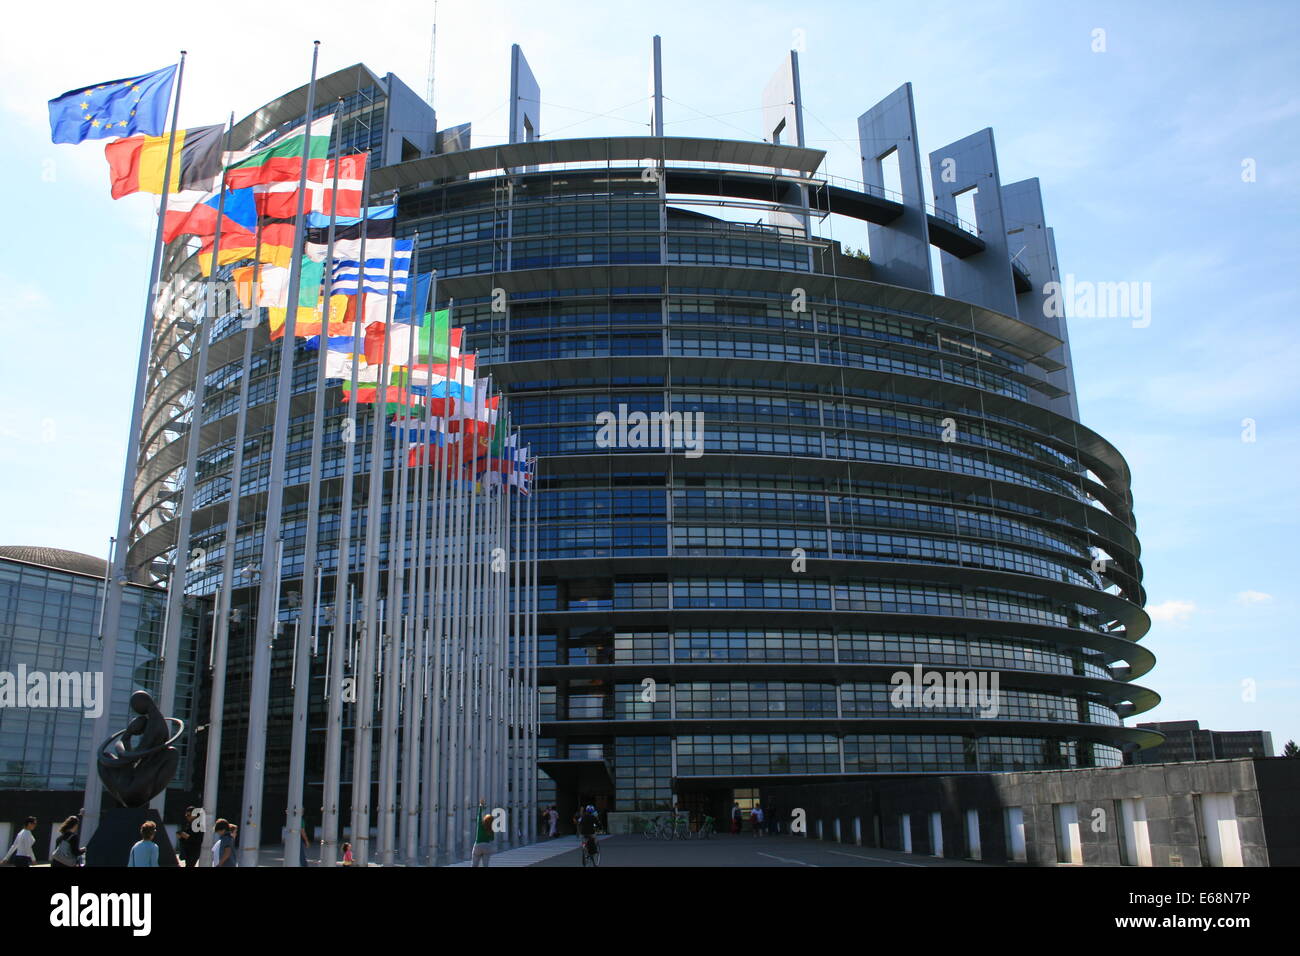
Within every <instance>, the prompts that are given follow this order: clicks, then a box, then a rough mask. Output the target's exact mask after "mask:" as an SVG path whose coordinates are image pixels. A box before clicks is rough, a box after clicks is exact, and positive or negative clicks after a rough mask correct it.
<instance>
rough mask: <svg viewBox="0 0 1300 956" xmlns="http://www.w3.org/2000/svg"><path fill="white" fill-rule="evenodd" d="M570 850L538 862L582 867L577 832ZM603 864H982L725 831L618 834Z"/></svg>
mask: <svg viewBox="0 0 1300 956" xmlns="http://www.w3.org/2000/svg"><path fill="white" fill-rule="evenodd" d="M558 839H559V840H561V841H566V842H572V843H573V849H572V850H570V851H569V852H567V853H562V854H560V855H559V856H555V857H552V858H551V859H549V860H543V861H541V862H539V863H534V864H533V865H534V866H581V865H582V860H581V858H580V857H579V856H578V845H577V837H573V836H568V837H559V838H558ZM600 865H601V866H746V867H749V866H794V867H809V866H814V867H816V866H892V867H908V868H914V867H924V866H982V865H983V864H980V863H972V862H969V861H966V860H943V859H937V858H935V857H930V856H918V855H913V854H911V853H899V852H897V851H894V850H877V849H875V848H871V847H860V846H853V845H851V844H845V843H834V842H831V841H828V840H812V839H807V838H804V837H791V836H763V837H755V836H753V835H751V834H749V833H745V834H742V835H740V836H732V835H730V834H721V835H719V836H716V837H713V838H712V839H709V840H670V841H665V840H647V839H645V838H644V837H641V836H612V837H605V838H604V839H602V840H601V841H600Z"/></svg>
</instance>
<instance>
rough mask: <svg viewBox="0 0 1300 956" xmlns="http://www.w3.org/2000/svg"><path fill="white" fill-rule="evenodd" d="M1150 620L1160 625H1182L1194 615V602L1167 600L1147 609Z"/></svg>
mask: <svg viewBox="0 0 1300 956" xmlns="http://www.w3.org/2000/svg"><path fill="white" fill-rule="evenodd" d="M1147 613H1148V614H1150V615H1151V620H1153V621H1156V622H1158V623H1160V624H1183V623H1186V622H1187V621H1188V620H1190V619H1191V616H1192V615H1193V614H1195V613H1196V602H1194V601H1178V600H1169V601H1162V602H1161V603H1160V604H1152V605H1149V606H1148V607H1147Z"/></svg>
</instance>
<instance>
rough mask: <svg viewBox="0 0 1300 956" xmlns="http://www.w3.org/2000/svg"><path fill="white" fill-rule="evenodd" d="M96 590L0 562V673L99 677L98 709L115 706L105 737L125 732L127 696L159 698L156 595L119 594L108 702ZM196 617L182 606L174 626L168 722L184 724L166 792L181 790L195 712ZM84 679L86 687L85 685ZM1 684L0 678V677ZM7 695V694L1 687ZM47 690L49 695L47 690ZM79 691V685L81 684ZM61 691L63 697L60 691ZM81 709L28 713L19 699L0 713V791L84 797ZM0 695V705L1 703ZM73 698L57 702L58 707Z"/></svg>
mask: <svg viewBox="0 0 1300 956" xmlns="http://www.w3.org/2000/svg"><path fill="white" fill-rule="evenodd" d="M103 592H104V582H103V580H102V579H101V578H94V577H90V576H87V575H83V574H77V573H74V572H71V571H64V570H61V569H59V568H52V567H43V566H40V565H36V564H29V563H24V562H20V561H13V560H8V559H6V558H3V557H0V672H3V673H4V675H5V676H6V677H8V676H10V675H12V677H11V679H13V680H15V682H16V678H17V676H18V675H19V674H22V673H25V674H27V675H29V687H34V686H35V685H34V684H32V683H30V680H31V676H30V675H34V674H36V673H38V672H39V673H40V674H42V675H47V677H48V675H51V674H72V673H74V672H75V673H77V674H80V675H85V674H91V675H96V674H97V675H99V681H100V682H101V683H100V687H101V688H102V692H101V693H100V694H99V698H98V699H99V706H100V707H103V706H105V702H106V701H107V700H112V701H116V702H117V703H118V704H120V705H121V706H120V707H118V708H116V709H115V710H114V711H113V713H112V714H111V715H110V716H111V718H112V720H111V726H113V727H114V729H120V728H121V727H125V726H126V724H127V721H128V720H129V718H130V714H129V713H128V712H127V710H126V707H125V702H126V700H127V699H128V698H129V697H130V695H131V693H132V692H133V691H135V690H140V689H142V690H147V691H149V692H151V693H152V694H154V695H155V697H156V696H157V695H158V693H159V689H160V684H161V680H162V664H161V661H160V658H159V651H160V649H161V644H162V629H163V615H164V613H165V610H166V607H165V605H166V594H165V592H162V591H158V590H155V589H153V588H147V587H137V586H128V587H127V588H125V593H124V596H123V599H122V618H121V631H120V634H119V638H118V646H117V663H116V667H117V670H116V673H115V674H114V675H113V679H112V690H111V693H110V690H109V687H108V686H107V685H108V678H107V675H104V674H103V670H102V664H101V659H102V658H101V654H100V648H99V641H98V637H97V635H98V628H99V614H100V609H101V605H102V603H103ZM200 614H201V608H200V607H199V605H198V603H197V602H193V601H192V602H190V605H189V607H188V608H187V609H186V612H185V619H184V622H183V624H182V627H181V647H180V659H179V662H178V666H177V682H176V703H175V707H174V708H173V713H171V714H168V716H178V717H180V718H181V719H182V720H184V721H185V729H186V732H185V733H184V734H182V736H181V738H180V739H179V740H178V741H177V742H176V744H175V746H176V747H177V748H178V749H179V750H180V751H181V763H180V765H179V767H178V768H177V771H176V774H175V776H174V777H173V778H172V786H173V787H182V788H184V787H186V786H188V780H189V766H188V765H189V761H188V759H187V755H188V752H189V749H190V748H189V744H190V739H191V734H192V733H193V731H194V728H195V723H194V720H193V717H194V709H195V703H196V699H195V697H196V685H195V673H196V668H195V661H196V655H197V653H198V647H199V639H198V624H199V619H200ZM92 679H93V678H92ZM0 680H3V678H0ZM10 686H11V687H13V686H16V683H15V684H10ZM47 686H48V687H49V688H50V689H53V686H54V685H53V682H52V681H49V682H48V683H47ZM82 686H83V688H84V687H86V686H87V685H84V681H83V682H82ZM69 689H70V688H69ZM80 696H81V700H82V702H83V706H81V707H77V706H53V705H54V704H55V703H56V701H55V699H54V698H53V696H49V697H47V698H46V699H45V702H44V704H43V705H38V706H33V705H32V703H33V701H32V700H31V699H30V698H29V699H28V700H27V705H26V706H22V703H23V702H22V701H19V700H16V699H15V700H14V701H6V703H5V705H4V706H0V787H4V788H10V789H16V790H84V789H85V786H86V768H87V766H88V764H89V761H90V754H91V750H92V748H93V746H94V745H95V744H96V743H98V741H94V740H92V739H91V738H92V735H93V732H94V726H95V721H94V719H93V718H94V716H95V715H94V714H92V713H90V712H89V711H88V710H87V709H86V707H85V701H86V690H85V689H83V690H82V691H81V693H80ZM4 699H5V698H4V697H3V696H0V700H4ZM73 699H74V698H73V697H71V696H66V695H65V696H63V697H61V699H60V700H61V702H62V703H64V704H67V703H68V702H69V701H71V700H73Z"/></svg>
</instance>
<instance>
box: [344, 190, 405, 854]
mask: <svg viewBox="0 0 1300 956" xmlns="http://www.w3.org/2000/svg"><path fill="white" fill-rule="evenodd" d="M394 202H396V198H394ZM395 247H396V240H394V248H393V249H391V250H390V251H389V255H388V286H387V292H388V302H387V309H386V312H385V323H384V324H385V328H384V346H383V352H382V358H381V361H380V364H379V379H378V381H377V383H376V388H375V399H376V400H375V408H374V412H373V413H372V416H371V421H372V423H373V426H374V431H373V433H372V435H371V442H370V446H371V458H370V486H369V489H368V490H369V497H368V505H367V511H366V560H365V576H364V579H363V584H362V590H363V595H362V603H363V605H364V607H363V613H364V615H365V623H364V624H363V625H362V632H361V634H362V640H361V654H360V666H362V667H363V668H365V670H363V672H362V674H361V680H360V681H359V684H360V688H359V689H360V691H361V693H360V695H359V697H358V700H357V707H358V716H357V721H356V745H355V747H354V752H355V755H356V760H355V766H356V768H357V769H356V771H355V772H354V775H353V780H352V790H353V796H352V801H353V803H352V814H353V832H352V840H353V844H354V846H353V858H354V860H355V861H356V862H357V863H358V864H359V865H361V866H365V865H366V864H368V863H369V861H370V796H371V779H372V772H373V771H372V761H373V758H372V754H373V749H374V736H373V735H374V717H375V715H374V707H375V676H376V675H375V674H374V673H373V672H368V671H372V669H373V667H374V662H375V655H376V651H377V650H380V649H381V648H382V644H381V641H382V637H383V635H382V634H380V632H379V630H378V627H379V624H380V621H379V619H378V598H379V543H380V541H379V539H380V532H381V527H382V517H383V498H384V471H385V469H384V452H385V442H384V439H385V435H384V415H385V413H386V411H387V408H388V385H389V381H388V380H389V377H390V375H389V369H388V344H389V334H388V332H389V328H388V327H389V326H390V325H391V324H392V320H393V260H394V258H395V257H396V248H395ZM357 281H358V286H357V288H358V289H359V290H361V289H364V288H365V283H366V264H365V262H364V261H362V262H361V263H360V269H359V274H358V277H357ZM391 559H392V555H391V554H390V555H389V560H390V572H391ZM358 796H359V797H360V799H358ZM358 831H359V832H358Z"/></svg>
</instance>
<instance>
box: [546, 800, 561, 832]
mask: <svg viewBox="0 0 1300 956" xmlns="http://www.w3.org/2000/svg"><path fill="white" fill-rule="evenodd" d="M546 819H547V822H548V823H549V824H550V827H551V831H550V833H549V834H547V835H548V836H549V837H550V838H551V839H552V840H554V839H555V838H556V836H558V835H559V832H560V811H559V810H557V809H555V805H554V804H551V809H549V810H547V811H546Z"/></svg>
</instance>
